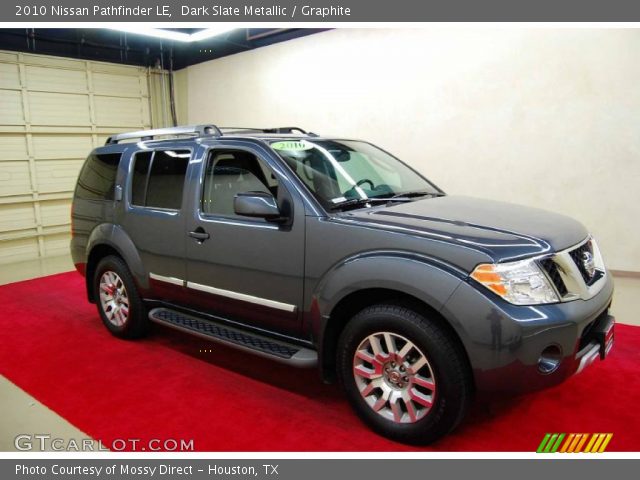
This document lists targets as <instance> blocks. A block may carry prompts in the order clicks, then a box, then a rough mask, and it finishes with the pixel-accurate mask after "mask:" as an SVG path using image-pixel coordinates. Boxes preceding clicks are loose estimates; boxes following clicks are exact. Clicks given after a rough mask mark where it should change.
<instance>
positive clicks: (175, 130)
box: [106, 125, 222, 145]
mask: <svg viewBox="0 0 640 480" xmlns="http://www.w3.org/2000/svg"><path fill="white" fill-rule="evenodd" d="M168 135H174V136H177V135H194V136H197V137H204V136H205V135H215V136H216V137H219V136H221V135H222V132H221V131H220V129H219V128H218V127H216V126H215V125H187V126H182V127H169V128H156V129H153V130H139V131H137V132H127V133H118V134H117V135H112V136H110V137H109V138H107V142H106V145H113V144H116V143H119V142H121V141H122V140H131V139H132V138H139V139H140V140H142V141H143V142H144V141H147V140H153V139H154V138H155V137H162V136H168Z"/></svg>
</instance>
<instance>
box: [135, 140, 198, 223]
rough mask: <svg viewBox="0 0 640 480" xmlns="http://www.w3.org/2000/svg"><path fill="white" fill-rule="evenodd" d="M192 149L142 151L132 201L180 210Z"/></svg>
mask: <svg viewBox="0 0 640 480" xmlns="http://www.w3.org/2000/svg"><path fill="white" fill-rule="evenodd" d="M190 157H191V153H190V152H189V150H155V151H153V152H148V151H147V152H138V153H136V155H135V157H134V162H133V178H132V180H131V204H132V205H137V206H141V207H152V208H162V209H167V210H180V208H181V206H182V191H183V189H184V179H185V174H186V172H187V165H188V164H189V158H190Z"/></svg>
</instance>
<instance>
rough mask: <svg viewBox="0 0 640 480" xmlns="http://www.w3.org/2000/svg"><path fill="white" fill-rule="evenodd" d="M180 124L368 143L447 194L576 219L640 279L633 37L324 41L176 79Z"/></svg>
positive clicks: (564, 34)
mask: <svg viewBox="0 0 640 480" xmlns="http://www.w3.org/2000/svg"><path fill="white" fill-rule="evenodd" d="M186 73H187V82H186V83H187V85H188V92H189V95H188V98H187V102H188V109H187V110H188V118H189V122H190V123H200V122H218V123H220V124H223V125H224V124H227V125H249V126H254V125H255V126H282V125H299V126H301V127H303V128H307V129H311V130H313V131H317V132H321V133H324V134H332V133H333V134H338V135H344V136H351V137H360V138H365V139H369V140H371V141H373V142H374V143H377V144H378V145H380V146H382V147H384V148H386V149H388V150H390V151H392V152H394V153H395V154H397V155H398V156H400V157H401V158H402V159H404V160H405V161H407V162H408V163H410V164H412V165H413V166H414V167H416V168H417V169H418V170H420V171H422V172H423V173H424V174H425V175H426V176H427V177H429V178H430V179H432V180H433V181H435V182H436V183H437V184H438V185H440V186H441V187H442V188H444V189H445V190H446V191H447V192H449V193H455V194H467V195H473V196H479V197H487V198H493V199H498V200H507V201H513V202H517V203H522V204H527V205H532V206H537V207H541V208H546V209H551V210H555V211H558V212H562V213H565V214H568V215H571V216H573V217H576V218H578V219H579V220H581V221H582V222H584V223H585V224H586V225H587V226H588V227H589V228H590V229H591V230H592V231H593V232H594V234H595V235H596V237H597V238H598V240H599V242H600V245H601V247H602V249H603V250H604V253H605V258H606V260H607V263H608V264H609V266H610V267H611V268H614V269H618V270H629V271H640V222H639V221H638V220H639V219H640V128H639V127H640V88H639V87H638V86H639V85H640V31H638V30H637V29H620V30H603V29H563V30H559V29H546V28H544V29H542V28H541V29H515V28H503V29H493V28H492V29H489V28H480V27H478V28H464V29H462V28H451V27H434V28H427V29H421V30H374V29H359V30H351V29H344V30H333V31H329V32H325V33H320V34H316V35H311V36H308V37H304V38H300V39H296V40H292V41H289V42H285V43H280V44H276V45H272V46H269V47H264V48H260V49H257V50H254V51H249V52H245V53H242V54H238V55H233V56H230V57H226V58H222V59H218V60H213V61H211V62H207V63H203V64H200V65H196V66H193V67H189V68H188V69H186Z"/></svg>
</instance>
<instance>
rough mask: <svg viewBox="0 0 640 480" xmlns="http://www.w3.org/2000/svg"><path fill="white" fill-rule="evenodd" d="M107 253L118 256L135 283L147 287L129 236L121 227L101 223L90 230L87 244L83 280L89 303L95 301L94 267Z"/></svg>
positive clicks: (138, 256) (145, 278) (140, 263)
mask: <svg viewBox="0 0 640 480" xmlns="http://www.w3.org/2000/svg"><path fill="white" fill-rule="evenodd" d="M108 255H116V256H118V257H120V258H121V259H122V260H123V261H124V262H125V263H126V265H127V267H128V268H129V270H130V271H131V273H132V275H133V278H134V280H135V281H136V284H138V286H139V287H141V288H143V289H146V288H148V279H147V274H146V271H145V269H144V267H143V264H142V260H141V259H140V255H139V254H138V251H137V249H136V247H135V245H134V243H133V241H132V240H131V238H130V237H129V236H128V235H127V233H126V232H125V231H124V230H123V229H122V227H119V226H117V225H113V224H102V225H99V226H97V227H96V228H95V229H94V230H93V232H91V236H90V237H89V241H88V244H87V266H86V274H85V281H86V287H87V297H88V299H89V301H90V302H91V303H95V301H96V300H95V291H94V286H93V277H94V274H95V269H96V267H97V265H98V263H99V262H100V260H102V259H103V258H104V257H106V256H108Z"/></svg>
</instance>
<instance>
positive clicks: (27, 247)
mask: <svg viewBox="0 0 640 480" xmlns="http://www.w3.org/2000/svg"><path fill="white" fill-rule="evenodd" d="M34 258H38V239H37V238H36V237H31V238H20V239H16V240H5V241H3V242H2V243H0V265H6V264H8V263H15V262H22V261H25V260H32V259H34Z"/></svg>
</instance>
